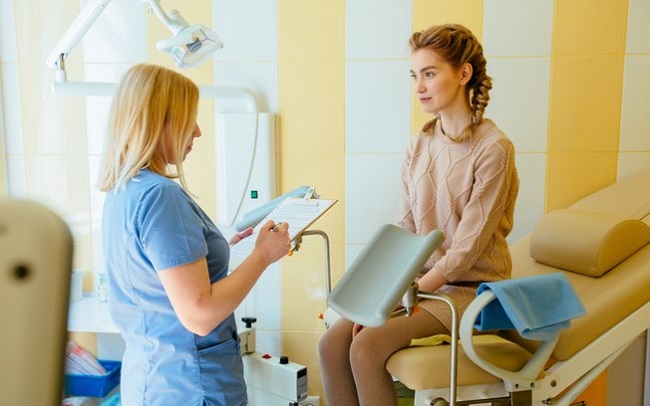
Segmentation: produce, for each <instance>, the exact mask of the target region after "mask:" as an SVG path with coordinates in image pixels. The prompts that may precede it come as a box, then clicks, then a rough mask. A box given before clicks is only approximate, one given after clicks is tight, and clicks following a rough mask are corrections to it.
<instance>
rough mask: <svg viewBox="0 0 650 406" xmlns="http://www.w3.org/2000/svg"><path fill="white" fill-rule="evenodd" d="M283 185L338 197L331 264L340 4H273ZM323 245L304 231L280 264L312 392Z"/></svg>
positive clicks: (340, 126)
mask: <svg viewBox="0 0 650 406" xmlns="http://www.w3.org/2000/svg"><path fill="white" fill-rule="evenodd" d="M278 93H279V112H280V116H279V132H280V142H279V146H280V163H281V165H280V187H281V192H286V191H288V190H291V189H293V188H294V187H296V186H299V185H303V184H309V185H313V186H315V187H316V188H317V191H318V192H319V193H320V194H321V196H322V197H323V198H333V199H339V200H341V201H339V203H338V204H337V205H336V206H335V207H334V208H333V209H331V210H330V211H329V212H328V213H327V214H326V215H325V216H324V217H323V218H321V219H320V220H318V223H317V227H313V228H316V229H322V230H325V231H326V232H327V233H328V235H329V237H330V239H331V241H333V242H336V244H332V245H331V258H332V262H333V263H334V265H333V267H336V268H342V267H343V265H342V264H343V262H344V261H343V260H342V258H343V257H344V252H345V251H344V247H345V232H344V224H345V215H344V209H343V208H344V207H345V203H344V202H343V197H344V193H345V169H344V168H345V2H344V1H343V0H333V1H325V2H323V1H317V0H283V1H279V2H278ZM322 258H323V243H322V241H320V240H319V238H318V237H305V239H304V240H303V244H302V246H301V249H300V251H299V252H298V253H297V254H296V255H294V256H293V257H290V258H287V259H285V260H283V262H282V271H281V275H282V276H281V278H282V295H281V297H282V302H283V303H282V338H281V342H282V350H283V353H284V354H285V355H288V356H289V357H290V358H295V359H299V360H300V363H301V364H304V365H306V366H307V368H308V370H309V375H310V377H309V393H315V394H321V393H322V390H321V379H320V374H319V367H318V355H317V351H316V348H317V344H318V340H319V338H320V336H321V334H322V330H324V325H323V323H322V322H321V321H320V320H318V319H317V314H318V312H322V311H323V310H324V308H325V300H324V296H325V285H324V280H325V268H324V263H323V260H322Z"/></svg>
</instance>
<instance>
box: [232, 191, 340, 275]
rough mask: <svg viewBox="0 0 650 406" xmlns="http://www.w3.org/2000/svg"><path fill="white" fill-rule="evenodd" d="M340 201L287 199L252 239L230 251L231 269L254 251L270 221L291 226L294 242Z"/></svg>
mask: <svg viewBox="0 0 650 406" xmlns="http://www.w3.org/2000/svg"><path fill="white" fill-rule="evenodd" d="M337 201H338V200H329V199H304V198H287V199H286V200H284V201H283V202H282V203H280V204H279V205H278V206H277V207H276V208H275V209H273V210H272V211H271V212H270V213H269V214H268V215H267V216H266V217H264V219H262V221H260V222H259V224H258V225H257V226H255V228H254V229H253V234H252V235H251V236H250V237H247V238H244V239H243V240H241V241H240V242H239V243H237V244H235V245H234V246H233V247H232V248H231V249H230V269H231V270H233V269H235V268H236V267H237V266H239V264H240V263H241V262H242V261H243V260H244V259H245V258H246V257H247V256H248V254H250V253H251V251H253V248H254V247H255V240H256V239H257V234H258V232H259V230H260V228H261V227H262V226H264V224H266V223H267V222H268V221H269V220H273V221H274V222H275V223H276V224H277V223H280V222H282V223H287V224H288V225H289V229H288V230H287V231H288V232H289V239H290V240H293V239H295V238H296V237H297V236H298V235H300V234H302V233H303V232H304V231H305V230H306V229H307V228H309V226H311V225H312V224H313V223H314V222H315V221H316V220H318V218H320V216H322V215H323V214H324V213H325V212H326V211H327V210H329V209H330V208H331V207H332V206H333V205H334V203H336V202H337Z"/></svg>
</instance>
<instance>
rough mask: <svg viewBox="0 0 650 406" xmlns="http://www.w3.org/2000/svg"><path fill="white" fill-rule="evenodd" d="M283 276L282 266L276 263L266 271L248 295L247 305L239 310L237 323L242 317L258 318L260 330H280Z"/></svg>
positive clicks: (257, 324)
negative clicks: (281, 273)
mask: <svg viewBox="0 0 650 406" xmlns="http://www.w3.org/2000/svg"><path fill="white" fill-rule="evenodd" d="M280 283H281V275H280V264H278V263H275V264H272V265H271V266H269V268H268V269H267V270H266V271H264V273H263V274H262V276H261V277H260V279H259V280H258V281H257V283H256V284H255V287H253V290H252V291H251V292H250V293H249V294H248V296H247V298H246V300H245V305H244V306H243V307H240V308H239V309H238V315H237V317H238V318H237V322H240V320H241V317H243V316H250V317H256V318H257V322H256V323H255V326H256V327H257V328H259V329H266V330H279V329H280V326H281V308H280V306H281V303H282V300H281V298H280V292H281V285H280Z"/></svg>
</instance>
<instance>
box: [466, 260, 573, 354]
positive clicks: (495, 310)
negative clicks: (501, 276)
mask: <svg viewBox="0 0 650 406" xmlns="http://www.w3.org/2000/svg"><path fill="white" fill-rule="evenodd" d="M485 290H491V291H492V292H494V295H495V296H496V300H493V301H492V302H490V303H489V304H488V305H487V306H486V307H485V308H484V309H483V310H482V311H481V313H480V314H479V316H478V317H477V319H476V321H475V323H474V327H475V328H476V329H477V330H479V331H485V330H503V329H512V328H515V329H516V330H517V331H518V332H519V334H520V335H521V336H522V337H524V338H528V339H531V340H539V341H547V340H552V339H555V337H557V335H558V334H559V331H560V329H562V328H567V327H569V324H570V320H571V319H574V318H576V317H578V316H582V315H583V314H585V313H586V310H585V308H584V306H583V305H582V303H581V302H580V299H579V298H578V295H576V293H575V291H574V290H573V286H571V284H570V283H569V280H568V279H567V277H566V275H564V273H562V272H558V273H552V274H548V275H539V276H530V277H526V278H517V279H509V280H505V281H499V282H489V283H482V284H481V285H480V286H479V287H478V289H477V291H476V294H477V295H479V294H481V292H483V291H485Z"/></svg>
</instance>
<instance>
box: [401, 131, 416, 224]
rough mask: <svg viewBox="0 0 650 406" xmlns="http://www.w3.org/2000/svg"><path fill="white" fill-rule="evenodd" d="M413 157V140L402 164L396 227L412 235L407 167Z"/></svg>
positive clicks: (408, 172)
mask: <svg viewBox="0 0 650 406" xmlns="http://www.w3.org/2000/svg"><path fill="white" fill-rule="evenodd" d="M412 156H413V140H412V141H411V142H410V143H409V146H408V148H407V149H406V157H405V158H404V161H403V162H402V170H401V184H400V192H399V201H398V205H397V221H396V222H397V226H399V227H400V228H402V229H404V230H408V231H410V232H412V233H415V232H416V228H415V221H414V219H413V211H412V210H411V201H410V193H409V185H410V184H412V182H411V179H410V171H409V167H410V166H411V157H412Z"/></svg>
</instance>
